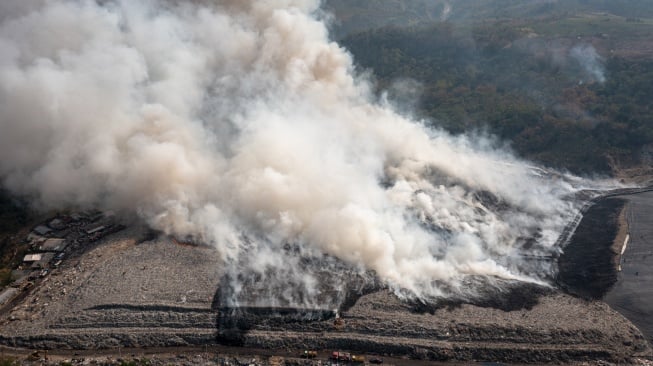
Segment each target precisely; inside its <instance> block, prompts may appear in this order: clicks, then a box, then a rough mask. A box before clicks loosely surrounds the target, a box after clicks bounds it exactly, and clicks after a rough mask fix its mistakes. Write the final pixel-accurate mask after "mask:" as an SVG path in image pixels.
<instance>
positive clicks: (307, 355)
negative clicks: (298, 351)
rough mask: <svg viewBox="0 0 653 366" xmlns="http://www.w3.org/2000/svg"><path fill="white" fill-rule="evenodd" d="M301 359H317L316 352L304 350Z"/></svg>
mask: <svg viewBox="0 0 653 366" xmlns="http://www.w3.org/2000/svg"><path fill="white" fill-rule="evenodd" d="M301 357H302V358H309V359H313V358H316V357H317V351H309V350H304V352H303V353H302V355H301Z"/></svg>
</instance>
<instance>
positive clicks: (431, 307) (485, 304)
mask: <svg viewBox="0 0 653 366" xmlns="http://www.w3.org/2000/svg"><path fill="white" fill-rule="evenodd" d="M478 288H479V289H480V292H479V293H478V294H477V295H475V296H473V297H469V298H465V299H456V298H447V299H439V300H436V301H433V302H425V301H421V300H411V301H409V307H410V309H411V310H412V311H413V312H416V313H430V314H435V312H436V311H437V310H438V309H441V308H447V309H450V310H451V309H456V308H458V307H460V306H462V305H466V304H468V305H474V306H478V307H480V308H492V309H499V310H503V311H506V312H509V311H518V310H530V309H532V308H533V307H534V306H536V305H537V304H538V303H539V301H540V298H541V297H543V296H547V295H551V294H553V293H554V292H555V291H556V290H555V289H553V288H550V287H545V286H541V285H538V284H534V283H525V282H517V281H505V282H503V283H501V284H495V285H494V286H488V287H485V288H482V287H480V286H479V287H478Z"/></svg>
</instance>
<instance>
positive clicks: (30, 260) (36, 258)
mask: <svg viewBox="0 0 653 366" xmlns="http://www.w3.org/2000/svg"><path fill="white" fill-rule="evenodd" d="M41 258H43V254H42V253H37V254H28V255H26V256H25V258H23V263H34V262H38V261H40V260H41Z"/></svg>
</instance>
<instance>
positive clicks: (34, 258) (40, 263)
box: [23, 253, 54, 269]
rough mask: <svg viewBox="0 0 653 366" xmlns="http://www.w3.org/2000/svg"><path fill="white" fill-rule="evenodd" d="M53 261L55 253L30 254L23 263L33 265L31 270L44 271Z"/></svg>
mask: <svg viewBox="0 0 653 366" xmlns="http://www.w3.org/2000/svg"><path fill="white" fill-rule="evenodd" d="M52 259H54V253H37V254H28V255H26V256H25V258H23V263H25V264H31V265H30V268H31V269H42V268H47V267H48V264H50V262H51V261H52Z"/></svg>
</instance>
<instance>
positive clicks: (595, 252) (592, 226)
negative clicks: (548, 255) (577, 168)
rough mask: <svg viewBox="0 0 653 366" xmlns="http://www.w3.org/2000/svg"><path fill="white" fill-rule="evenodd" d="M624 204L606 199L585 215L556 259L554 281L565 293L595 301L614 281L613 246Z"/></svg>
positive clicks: (615, 199) (624, 202)
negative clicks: (557, 270) (555, 276)
mask: <svg viewBox="0 0 653 366" xmlns="http://www.w3.org/2000/svg"><path fill="white" fill-rule="evenodd" d="M625 204H626V201H625V200H623V199H620V198H606V199H603V200H600V201H599V202H597V203H596V204H594V205H593V206H592V207H591V208H590V209H589V210H588V211H587V212H586V213H585V215H584V216H583V219H582V220H581V222H580V224H579V225H578V228H577V229H576V231H575V232H574V234H573V235H572V237H571V240H570V242H569V244H568V245H567V246H566V247H565V248H564V253H563V254H562V255H561V256H560V258H559V260H558V267H559V272H558V276H557V278H556V282H557V283H558V284H559V285H560V287H561V288H563V289H564V290H565V291H567V292H569V293H571V294H574V295H577V296H581V297H583V298H586V299H597V300H598V299H602V298H603V296H604V295H605V294H606V293H607V292H608V291H609V290H610V288H611V287H612V286H613V285H614V284H615V283H616V282H617V269H616V268H615V266H614V256H615V253H614V252H613V250H612V245H613V242H614V239H615V237H616V236H617V232H618V230H619V222H618V221H619V214H620V213H621V210H622V209H623V208H624V205H625Z"/></svg>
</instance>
